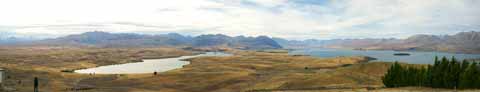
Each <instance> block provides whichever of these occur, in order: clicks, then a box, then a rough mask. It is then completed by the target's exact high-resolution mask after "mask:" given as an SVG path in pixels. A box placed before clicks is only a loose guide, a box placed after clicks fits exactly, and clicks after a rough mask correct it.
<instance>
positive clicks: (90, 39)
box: [28, 31, 282, 49]
mask: <svg viewBox="0 0 480 92" xmlns="http://www.w3.org/2000/svg"><path fill="white" fill-rule="evenodd" d="M28 44H30V45H77V46H97V47H155V46H172V47H202V48H203V47H228V48H242V49H277V48H282V47H281V46H280V45H278V43H276V42H275V41H273V40H272V39H271V38H269V37H266V36H259V37H244V36H238V37H230V36H227V35H223V34H216V35H212V34H207V35H200V36H196V37H190V36H183V35H180V34H177V33H169V34H159V35H143V34H134V33H108V32H99V31H95V32H86V33H82V34H76V35H68V36H65V37H59V38H55V39H46V40H41V41H34V42H32V43H28Z"/></svg>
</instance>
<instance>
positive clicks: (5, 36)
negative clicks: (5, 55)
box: [0, 32, 35, 44]
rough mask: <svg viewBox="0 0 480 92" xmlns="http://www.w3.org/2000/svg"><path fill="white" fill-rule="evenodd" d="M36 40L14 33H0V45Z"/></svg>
mask: <svg viewBox="0 0 480 92" xmlns="http://www.w3.org/2000/svg"><path fill="white" fill-rule="evenodd" d="M32 40H35V39H33V38H31V37H25V36H20V35H18V34H16V33H14V32H0V44H14V43H19V42H26V41H32Z"/></svg>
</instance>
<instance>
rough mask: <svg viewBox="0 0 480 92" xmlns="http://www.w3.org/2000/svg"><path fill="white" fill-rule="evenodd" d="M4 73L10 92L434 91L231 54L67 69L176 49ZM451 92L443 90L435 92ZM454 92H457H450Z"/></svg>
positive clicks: (377, 71)
mask: <svg viewBox="0 0 480 92" xmlns="http://www.w3.org/2000/svg"><path fill="white" fill-rule="evenodd" d="M0 52H1V53H0V67H3V68H6V69H7V70H8V71H7V74H8V75H9V78H7V79H6V80H7V81H6V82H4V84H3V85H4V88H7V90H11V91H13V92H31V91H33V87H32V86H33V82H32V80H33V77H39V78H40V91H42V92H73V91H72V89H78V91H80V92H244V91H250V92H320V91H330V92H331V91H386V92H389V91H412V90H413V91H430V89H428V88H415V87H413V88H382V87H383V84H382V82H381V77H382V76H383V75H384V73H385V72H386V71H387V69H388V67H389V66H390V64H391V63H386V62H367V61H368V60H369V58H367V57H361V56H356V57H337V58H314V57H310V56H291V55H288V54H286V53H266V52H254V51H237V50H231V51H229V53H233V54H234V56H228V57H198V58H192V59H188V60H189V61H190V62H191V64H189V65H185V66H184V67H183V68H180V69H175V70H171V71H167V72H162V73H159V74H158V75H153V74H128V75H125V74H122V75H101V74H96V75H89V74H75V73H67V72H61V71H62V70H65V69H67V70H68V69H78V68H88V67H96V66H102V65H110V64H120V63H129V62H138V60H139V59H141V58H162V57H172V56H180V55H191V54H192V52H189V51H183V50H178V49H174V48H74V47H17V48H12V47H9V48H6V47H3V48H0ZM436 90H440V91H445V89H436ZM446 91H451V90H446Z"/></svg>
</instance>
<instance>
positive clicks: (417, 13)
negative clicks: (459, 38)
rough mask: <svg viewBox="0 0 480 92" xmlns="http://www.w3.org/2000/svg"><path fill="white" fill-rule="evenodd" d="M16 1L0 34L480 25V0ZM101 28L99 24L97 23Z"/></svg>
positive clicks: (381, 31) (433, 30)
mask: <svg viewBox="0 0 480 92" xmlns="http://www.w3.org/2000/svg"><path fill="white" fill-rule="evenodd" d="M310 1H312V2H318V3H312V4H309V3H296V2H293V0H290V1H288V0H9V1H2V2H1V3H0V11H1V12H2V14H0V20H1V21H0V25H1V26H0V27H2V26H3V27H6V26H8V28H2V30H0V31H14V32H17V33H21V34H49V35H55V36H63V35H68V34H76V33H81V32H86V31H94V30H100V31H109V32H137V33H149V32H151V33H168V32H179V33H183V34H192V35H198V34H207V33H222V34H227V35H233V36H235V35H249V36H258V35H269V36H276V37H285V38H290V39H309V38H318V39H333V38H366V37H369V38H383V37H400V38H402V37H407V36H410V35H413V34H419V33H422V34H424V33H426V34H453V33H456V32H459V31H471V30H477V31H478V28H479V26H480V25H479V21H480V16H478V15H480V10H479V9H480V6H478V5H480V1H475V0H388V1H385V0H330V1H321V2H320V1H315V0H310ZM95 25H96V26H95Z"/></svg>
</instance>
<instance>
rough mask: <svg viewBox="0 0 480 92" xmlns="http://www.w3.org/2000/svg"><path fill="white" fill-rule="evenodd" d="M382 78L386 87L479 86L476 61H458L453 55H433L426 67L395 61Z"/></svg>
mask: <svg viewBox="0 0 480 92" xmlns="http://www.w3.org/2000/svg"><path fill="white" fill-rule="evenodd" d="M382 79H383V83H384V84H385V86H386V87H403V86H424V87H433V88H460V89H471V88H480V70H479V68H478V63H476V62H473V63H470V62H468V61H466V60H463V61H462V62H458V61H457V59H455V57H452V58H451V59H447V58H446V57H442V59H441V61H438V57H435V63H434V64H433V65H428V66H426V67H412V66H408V65H404V66H401V65H400V64H399V63H398V62H395V63H394V64H392V65H391V66H390V68H389V69H388V71H387V73H386V74H385V76H384V77H383V78H382Z"/></svg>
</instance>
